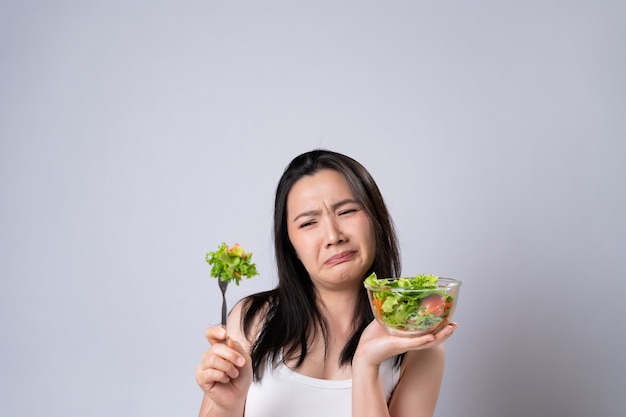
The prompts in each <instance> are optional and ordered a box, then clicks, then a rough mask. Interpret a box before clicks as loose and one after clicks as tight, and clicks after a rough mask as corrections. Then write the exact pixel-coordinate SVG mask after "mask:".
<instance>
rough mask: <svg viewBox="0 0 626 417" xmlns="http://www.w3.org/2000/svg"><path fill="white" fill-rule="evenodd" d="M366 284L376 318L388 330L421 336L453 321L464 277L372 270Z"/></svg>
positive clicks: (396, 333) (398, 334)
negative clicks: (379, 273)
mask: <svg viewBox="0 0 626 417" xmlns="http://www.w3.org/2000/svg"><path fill="white" fill-rule="evenodd" d="M363 285H364V286H365V288H366V289H367V293H368V297H369V301H370V305H371V307H372V312H373V313H374V316H375V318H376V320H378V322H379V323H380V324H381V325H382V326H383V327H384V328H385V329H387V331H388V332H389V333H391V334H393V335H396V336H421V335H424V334H428V333H436V332H437V331H439V330H440V329H441V328H443V327H444V326H445V325H446V324H448V323H450V321H451V320H452V315H453V314H454V310H455V308H456V303H457V300H458V297H459V289H460V287H461V281H458V280H455V279H452V278H440V277H437V276H435V275H432V274H430V275H427V274H420V275H417V276H415V277H398V278H378V277H377V276H376V274H375V273H372V274H371V275H370V276H368V277H367V278H366V279H365V281H364V282H363Z"/></svg>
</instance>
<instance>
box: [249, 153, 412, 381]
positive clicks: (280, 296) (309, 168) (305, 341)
mask: <svg viewBox="0 0 626 417" xmlns="http://www.w3.org/2000/svg"><path fill="white" fill-rule="evenodd" d="M322 169H332V170H335V171H337V172H338V173H340V174H341V175H342V176H343V177H344V178H345V180H346V181H347V183H348V185H349V187H350V189H351V191H352V193H353V194H354V196H355V198H356V200H357V201H358V202H359V203H360V204H361V205H362V207H363V210H364V211H365V212H366V213H367V215H368V217H369V219H370V222H371V224H372V228H373V231H374V238H375V241H376V242H375V247H376V251H375V255H374V261H373V263H372V265H371V267H370V269H369V271H368V273H367V274H368V275H369V274H370V273H371V272H374V271H375V272H376V274H377V275H378V276H385V277H393V276H398V275H399V273H400V270H401V266H400V253H399V249H398V241H397V236H396V233H395V229H394V226H393V222H392V220H391V217H390V215H389V212H388V210H387V206H386V205H385V202H384V200H383V197H382V195H381V193H380V190H379V189H378V186H377V185H376V182H375V181H374V179H373V178H372V176H371V175H370V173H369V172H368V171H367V170H366V169H365V167H363V165H361V164H360V163H359V162H357V161H356V160H354V159H352V158H350V157H348V156H346V155H342V154H340V153H337V152H332V151H329V150H323V149H316V150H313V151H310V152H306V153H304V154H302V155H299V156H297V157H296V158H294V159H293V160H292V161H291V163H290V164H289V165H288V166H287V168H286V169H285V171H284V172H283V175H282V176H281V178H280V180H279V182H278V186H277V188H276V199H275V203H274V249H275V256H276V266H277V271H278V286H277V287H276V288H274V289H273V290H270V291H265V292H262V293H258V294H254V295H251V296H249V297H247V298H245V299H244V300H243V304H242V306H243V314H242V325H243V329H244V332H245V334H246V337H247V338H249V339H250V338H251V337H253V333H254V332H255V331H256V329H253V325H254V323H255V322H256V320H259V318H258V317H257V316H258V315H259V314H263V317H262V318H261V319H260V329H259V331H258V334H256V335H255V336H256V338H255V339H254V341H253V344H252V351H251V356H252V368H253V372H254V377H255V379H256V380H259V379H261V377H262V374H263V370H264V368H265V366H266V364H267V361H270V362H271V363H272V364H273V365H276V364H277V363H278V361H279V359H280V358H284V359H287V358H294V357H297V358H298V361H297V363H296V368H297V367H299V366H300V365H301V364H302V362H303V361H304V358H305V357H306V355H307V348H308V345H309V343H310V341H311V337H315V331H316V329H318V328H319V329H321V331H322V336H323V337H324V342H325V344H326V345H327V341H328V338H327V326H326V322H325V321H324V318H323V316H322V314H321V312H320V310H319V308H318V305H317V303H316V294H315V289H314V286H313V283H312V281H311V279H310V277H309V274H308V272H307V271H306V269H305V268H304V265H303V264H302V263H301V262H300V260H299V259H298V256H297V255H296V252H295V249H294V247H293V245H292V244H291V241H290V240H289V235H288V233H287V196H288V194H289V191H290V190H291V188H292V187H293V185H294V184H295V183H296V182H297V181H298V180H300V179H301V178H302V177H304V176H310V175H313V174H315V173H317V172H318V171H320V170H322ZM363 279H365V276H364V277H363ZM353 314H354V323H355V327H354V330H353V333H352V335H351V336H350V338H349V340H348V343H347V344H346V345H345V346H344V348H343V350H342V352H341V357H340V365H342V366H343V365H349V364H351V362H352V357H353V356H354V352H355V351H356V348H357V345H358V343H359V339H360V337H361V333H362V332H363V330H364V329H365V327H366V326H367V325H368V324H369V323H370V322H371V321H372V320H373V318H374V316H373V314H372V311H371V308H370V306H369V302H368V300H367V293H366V290H365V288H364V287H361V292H360V294H359V299H358V302H357V304H356V309H355V311H354V313H353Z"/></svg>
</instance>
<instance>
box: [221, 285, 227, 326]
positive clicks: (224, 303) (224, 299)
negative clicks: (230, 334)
mask: <svg viewBox="0 0 626 417" xmlns="http://www.w3.org/2000/svg"><path fill="white" fill-rule="evenodd" d="M226 316H227V314H226V294H224V291H222V327H224V328H226Z"/></svg>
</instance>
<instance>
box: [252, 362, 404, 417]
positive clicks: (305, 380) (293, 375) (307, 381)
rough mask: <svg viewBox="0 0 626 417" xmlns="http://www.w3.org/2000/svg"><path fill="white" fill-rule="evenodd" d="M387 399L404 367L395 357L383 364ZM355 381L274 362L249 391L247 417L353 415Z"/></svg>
mask: <svg viewBox="0 0 626 417" xmlns="http://www.w3.org/2000/svg"><path fill="white" fill-rule="evenodd" d="M380 375H381V379H382V382H383V388H384V390H385V396H386V398H387V402H389V399H390V398H391V393H392V392H393V390H394V388H395V387H396V384H397V383H398V379H399V378H400V369H399V368H394V367H393V358H389V359H387V360H386V361H385V362H383V363H382V364H381V366H380ZM351 416H352V380H351V379H345V380H326V379H318V378H312V377H309V376H306V375H302V374H299V373H297V372H295V371H294V370H292V369H290V368H289V367H287V366H285V365H284V364H282V363H281V364H280V365H279V366H278V367H277V368H276V369H272V367H271V365H268V367H267V368H266V370H265V373H264V375H263V378H262V379H261V381H260V382H253V383H252V385H251V386H250V389H249V390H248V398H247V400H246V411H245V417H351Z"/></svg>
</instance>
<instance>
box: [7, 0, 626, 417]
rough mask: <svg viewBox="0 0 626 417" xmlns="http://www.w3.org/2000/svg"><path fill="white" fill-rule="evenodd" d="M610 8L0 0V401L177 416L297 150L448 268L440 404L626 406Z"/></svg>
mask: <svg viewBox="0 0 626 417" xmlns="http://www.w3.org/2000/svg"><path fill="white" fill-rule="evenodd" d="M625 17H626V5H625V3H624V2H623V1H608V0H588V1H584V0H573V1H569V2H564V1H554V0H548V1H523V2H503V1H485V0H474V1H460V0H451V1H417V0H414V1H335V2H330V1H315V2H294V1H282V2H281V1H264V2H261V1H256V2H253V1H248V2H236V1H232V2H227V1H187V0H183V1H168V0H162V1H151V2H143V3H142V2H137V1H126V2H124V1H107V2H104V1H103V2H95V1H81V2H79V1H71V0H58V1H56V2H45V1H30V2H18V1H4V2H2V5H0V192H1V194H0V277H1V280H0V415H2V416H7V417H9V416H11V417H13V416H38V415H46V416H53V417H54V416H63V417H68V416H76V417H84V416H94V417H96V416H107V417H110V416H124V417H135V416H137V417H139V416H141V417H143V416H189V415H196V414H197V410H198V407H199V404H200V399H201V391H200V389H199V388H198V387H197V386H196V384H195V380H194V377H195V366H196V363H197V362H198V360H199V358H200V355H201V354H202V352H203V351H204V350H205V349H206V343H205V340H204V330H205V328H206V326H208V325H210V324H213V323H216V322H218V321H219V311H220V309H219V299H220V298H219V297H220V296H219V291H218V289H217V283H216V282H215V281H214V280H213V279H212V278H210V277H209V266H208V265H207V264H206V263H205V261H204V256H205V254H206V252H207V251H210V250H214V249H215V248H217V245H218V244H219V243H220V242H222V241H226V242H228V243H234V242H239V243H241V244H242V245H243V246H244V247H245V248H246V249H248V250H250V251H252V252H254V259H255V260H256V262H257V266H258V268H259V270H260V272H261V274H262V275H261V276H260V277H257V278H254V279H253V280H250V281H246V282H244V283H242V284H241V286H239V287H231V288H230V290H229V291H230V292H229V295H228V297H229V300H230V301H231V304H232V303H233V302H234V301H235V300H237V299H239V298H241V297H242V296H243V295H245V294H248V293H251V292H255V291H258V290H262V289H268V288H270V287H272V286H273V285H274V284H275V279H274V278H275V268H274V266H273V254H272V247H273V246H272V236H271V229H272V224H271V223H272V205H273V193H274V190H275V186H276V183H277V181H278V178H279V176H280V174H281V173H282V170H283V169H284V167H285V166H286V164H287V163H288V162H289V161H290V160H291V159H292V158H293V157H294V156H296V155H297V154H299V153H301V152H303V151H307V150H310V149H313V148H317V147H323V148H329V149H333V150H336V151H340V152H344V153H347V154H348V155H350V156H353V157H354V158H356V159H358V160H359V161H360V162H362V163H363V164H364V165H365V166H366V167H367V168H368V169H369V170H370V171H371V173H372V174H373V175H374V177H375V178H376V179H377V181H378V183H379V186H380V188H381V190H382V192H383V194H384V196H385V198H386V201H387V203H388V205H389V208H390V210H391V212H392V215H393V217H394V220H395V222H396V225H397V228H398V230H399V235H400V238H401V246H402V255H403V264H404V268H403V269H404V273H405V274H408V275H411V274H416V273H420V272H428V273H435V274H438V275H443V276H451V277H455V278H458V279H461V280H462V281H463V282H464V284H463V288H462V290H461V297H460V301H459V306H458V310H457V317H456V319H457V321H458V322H459V329H458V332H457V333H456V334H455V336H454V337H453V338H452V339H450V340H449V341H448V342H447V351H448V360H447V367H446V372H445V379H444V383H443V387H442V392H441V397H440V401H439V405H438V409H437V413H436V415H437V416H439V417H444V416H446V417H451V416H459V417H518V416H519V417H522V416H524V417H526V416H570V417H583V416H593V417H599V416H606V417H613V416H623V415H625V414H626V396H625V395H624V388H625V387H626V358H625V352H626V331H625V327H624V324H623V323H624V321H623V312H622V310H623V308H621V307H623V304H624V302H623V299H624V293H625V291H626V284H625V283H624V279H625V275H626V221H625V220H624V217H625V213H626V192H625V188H626V187H625V183H626V168H625V165H626V164H625V160H626V117H625V116H626V111H625V110H626V77H625V75H624V74H626V53H625V51H626V25H625V24H624V22H625Z"/></svg>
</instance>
